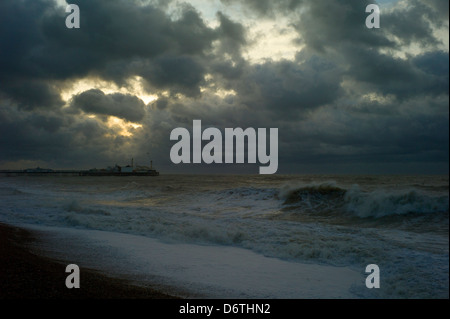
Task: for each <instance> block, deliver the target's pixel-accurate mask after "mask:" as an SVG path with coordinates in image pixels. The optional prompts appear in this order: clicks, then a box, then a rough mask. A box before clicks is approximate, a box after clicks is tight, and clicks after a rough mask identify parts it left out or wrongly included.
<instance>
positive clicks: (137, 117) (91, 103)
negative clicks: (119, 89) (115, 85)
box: [71, 89, 145, 122]
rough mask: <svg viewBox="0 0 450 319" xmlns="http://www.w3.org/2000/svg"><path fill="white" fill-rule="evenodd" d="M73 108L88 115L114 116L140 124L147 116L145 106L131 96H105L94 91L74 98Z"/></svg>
mask: <svg viewBox="0 0 450 319" xmlns="http://www.w3.org/2000/svg"><path fill="white" fill-rule="evenodd" d="M71 106H72V107H74V108H78V109H80V110H83V111H84V112H86V113H88V114H97V115H112V116H116V117H118V118H121V119H124V120H127V121H130V122H140V121H141V120H142V119H143V117H144V115H145V110H144V107H145V104H144V102H143V101H142V100H140V99H139V98H137V97H135V96H132V95H129V94H121V93H114V94H105V93H103V92H102V91H101V90H96V89H92V90H89V91H85V92H83V93H80V94H78V95H76V96H74V97H73V99H72V102H71Z"/></svg>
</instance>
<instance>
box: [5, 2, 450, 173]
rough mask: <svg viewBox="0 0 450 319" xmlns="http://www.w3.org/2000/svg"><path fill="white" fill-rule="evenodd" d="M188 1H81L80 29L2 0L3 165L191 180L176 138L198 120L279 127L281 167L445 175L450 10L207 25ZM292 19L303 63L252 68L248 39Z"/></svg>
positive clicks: (358, 8) (38, 8) (267, 15)
mask: <svg viewBox="0 0 450 319" xmlns="http://www.w3.org/2000/svg"><path fill="white" fill-rule="evenodd" d="M187 2H188V3H178V2H175V1H172V2H170V3H168V2H163V1H138V0H132V1H125V0H110V1H88V0H78V1H77V4H78V5H79V7H80V9H81V28H80V29H77V30H75V29H67V28H66V27H65V25H64V21H65V17H66V13H65V12H64V8H61V7H57V6H56V5H55V3H54V2H53V1H50V0H33V1H31V0H23V1H15V0H14V1H13V0H3V1H1V2H0V48H3V49H2V50H0V69H1V70H2V72H1V73H0V83H2V84H1V86H0V122H1V124H2V125H0V154H1V155H0V165H1V164H2V163H10V162H11V161H23V162H26V163H29V162H30V161H33V160H34V161H38V162H39V163H42V162H44V163H49V166H53V167H74V166H75V167H83V168H87V167H92V166H97V167H102V166H105V165H111V164H114V163H115V162H120V163H122V162H126V161H127V160H128V159H129V157H132V156H134V158H135V159H137V160H139V161H141V162H144V161H146V160H147V159H148V156H147V153H150V154H151V156H152V159H153V160H154V161H155V163H158V167H160V168H161V170H164V169H167V170H169V169H172V170H173V169H179V171H180V172H183V171H185V170H186V169H187V170H189V169H190V168H189V167H185V168H183V167H176V168H174V167H173V166H171V164H170V159H169V150H170V147H171V145H172V144H171V142H170V140H169V136H170V132H171V130H172V129H174V128H176V127H186V128H188V129H190V127H191V125H192V120H194V119H201V120H202V124H204V125H205V126H215V127H218V128H220V129H224V128H226V127H242V128H246V127H266V128H270V127H277V128H279V134H280V135H279V136H280V144H279V145H280V149H279V154H280V163H279V164H280V165H279V167H280V172H298V167H302V169H304V170H306V171H308V169H307V168H308V165H309V166H310V167H313V166H314V167H316V166H317V165H319V166H320V165H322V168H323V169H327V168H328V167H331V166H330V165H335V164H336V163H340V164H342V165H344V166H345V165H346V166H345V167H347V168H349V169H350V170H351V169H352V167H356V166H358V167H362V168H364V167H372V166H373V165H374V163H378V164H377V165H380V166H382V165H386V171H389V172H392V171H393V170H394V167H396V168H398V167H401V166H402V164H405V165H403V166H405V167H407V166H408V165H407V164H408V163H409V164H411V163H419V164H417V166H415V170H414V172H422V171H430V167H432V166H433V165H435V164H436V165H441V164H439V163H444V164H445V163H446V162H447V164H448V145H449V141H448V130H449V129H448V128H449V126H448V113H449V112H448V99H449V98H448V96H449V94H448V85H449V79H448V78H449V76H448V72H449V71H448V70H449V63H448V60H449V55H448V44H447V47H446V46H445V43H446V42H445V41H447V42H448V40H445V38H444V37H443V36H442V35H447V36H448V2H447V1H437V0H435V1H428V0H427V1H425V0H410V1H398V2H396V3H394V4H393V5H392V6H391V7H389V9H385V10H384V8H383V7H382V10H384V11H382V17H381V24H382V27H381V29H379V30H369V29H367V28H366V27H365V23H364V22H365V18H366V16H367V13H366V12H365V6H366V5H367V4H369V3H370V1H351V2H349V1H343V0H336V1H325V0H317V1H300V0H298V1H296V0H282V1H259V0H258V1H240V0H222V1H221V3H222V4H223V5H222V6H221V7H220V10H219V7H218V8H217V12H213V13H208V14H206V13H207V12H205V9H204V8H203V7H202V6H201V4H198V3H197V2H192V3H191V4H189V2H190V1H187ZM208 8H209V7H208ZM236 8H239V9H242V12H240V14H235V15H233V12H234V13H235V12H236V11H233V10H236ZM446 8H447V9H446ZM231 9H233V10H231ZM445 10H447V11H445ZM209 17H212V18H209ZM280 17H282V18H283V19H284V20H283V21H286V24H285V25H283V28H280V29H277V28H272V29H271V30H272V31H271V32H282V30H281V29H283V32H289V33H290V34H293V35H294V36H295V35H296V37H297V38H296V39H295V41H294V43H292V47H291V49H292V51H293V52H295V50H297V52H296V54H293V55H292V56H293V58H290V59H279V58H277V59H275V58H273V59H271V58H270V55H269V56H268V58H266V59H264V60H262V59H261V60H258V61H256V60H255V59H253V60H252V59H251V57H249V56H248V54H249V53H248V52H249V48H252V46H253V45H254V42H255V41H259V40H260V39H259V38H258V37H257V36H253V34H254V33H252V32H251V31H252V30H251V28H252V27H254V26H260V23H261V24H264V27H265V26H267V25H268V26H270V25H274V24H277V22H278V21H279V19H280ZM207 19H210V20H207ZM211 19H213V20H211ZM264 27H261V28H257V29H258V30H264ZM261 39H262V38H261ZM284 45H289V44H288V43H287V44H284ZM261 47H262V48H264V45H263V44H261ZM269 49H271V48H268V51H270V50H269ZM274 51H276V50H273V51H271V52H274ZM294 56H295V57H294ZM136 78H138V79H139V80H136V81H138V82H139V85H140V87H139V89H137V88H134V87H131V86H133V85H135V84H133V83H136V81H131V80H130V79H136ZM93 79H98V80H99V81H101V82H102V86H101V87H99V86H95V85H96V84H95V83H96V82H95V80H93ZM86 80H91V81H86ZM83 83H84V84H86V83H90V85H91V87H85V86H83ZM105 83H106V84H105ZM107 83H114V85H111V88H109V89H108V88H107V87H105V86H107ZM72 86H73V88H72ZM80 88H81V89H80ZM70 89H72V91H70ZM144 91H145V92H144ZM67 92H76V93H73V94H74V95H73V96H72V97H71V98H69V97H67V94H68V93H67ZM63 93H64V94H63ZM145 95H148V96H155V97H157V99H156V100H155V101H153V102H151V103H150V104H148V105H145V103H144V102H143V100H142V99H144V100H146V99H145V98H144V97H143V96H145ZM63 96H64V99H67V100H63ZM146 101H147V100H146ZM92 115H95V117H93V116H92ZM111 116H112V117H117V118H119V119H122V120H123V123H124V124H123V125H125V126H126V125H128V126H127V127H121V125H111V123H110V122H109V121H108V119H109V117H111ZM121 123H122V122H121ZM131 123H138V124H139V125H140V127H139V128H133V126H132V125H131ZM124 130H128V131H127V133H128V134H124ZM299 163H300V164H301V165H300V164H299ZM382 163H386V164H382ZM420 163H422V164H420ZM447 166H448V165H447ZM296 167H297V168H296ZM408 167H409V166H408ZM436 167H437V166H436ZM442 167H443V166H442V165H441V166H439V171H440V172H442V171H444V172H445V169H442ZM447 170H448V168H447ZM362 171H364V169H362ZM369 171H370V169H369ZM255 172H256V170H255ZM366 172H367V169H366Z"/></svg>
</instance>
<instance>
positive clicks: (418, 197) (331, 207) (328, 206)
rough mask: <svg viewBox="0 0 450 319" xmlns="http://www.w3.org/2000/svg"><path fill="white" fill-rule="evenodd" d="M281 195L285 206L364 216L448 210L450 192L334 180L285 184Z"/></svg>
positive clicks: (377, 216) (376, 216) (428, 212)
mask: <svg viewBox="0 0 450 319" xmlns="http://www.w3.org/2000/svg"><path fill="white" fill-rule="evenodd" d="M279 198H280V199H281V200H283V206H284V207H289V208H298V209H300V210H303V211H306V210H310V211H311V210H314V211H315V212H318V213H320V212H334V213H339V212H342V213H347V214H351V215H354V216H357V217H361V218H367V217H373V218H380V217H384V216H391V215H406V214H431V213H443V212H448V211H449V197H448V196H444V195H435V196H433V195H429V194H425V193H423V192H420V191H419V190H417V189H408V190H396V191H394V190H384V189H378V190H374V191H364V190H362V189H361V188H360V187H359V186H358V185H353V186H351V187H350V188H345V187H341V186H337V184H336V183H335V182H325V183H319V184H314V183H313V184H309V185H305V186H301V187H294V188H292V187H283V188H282V189H281V190H280V192H279Z"/></svg>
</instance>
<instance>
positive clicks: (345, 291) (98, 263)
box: [21, 225, 365, 298]
mask: <svg viewBox="0 0 450 319" xmlns="http://www.w3.org/2000/svg"><path fill="white" fill-rule="evenodd" d="M21 226H24V227H26V228H28V229H31V230H34V231H37V232H38V233H39V234H41V238H42V241H41V242H40V244H39V245H38V246H37V247H35V248H38V249H39V250H41V252H44V253H45V254H46V255H48V256H49V257H53V258H57V259H60V260H65V261H67V262H68V263H75V264H78V265H79V266H80V268H81V269H83V267H87V268H91V269H96V270H99V271H102V272H105V273H106V274H107V275H111V276H116V277H121V278H126V279H129V280H131V281H132V282H134V283H135V284H138V285H143V286H146V285H149V286H150V285H151V286H153V287H155V286H156V287H159V288H160V289H166V290H171V291H172V292H173V290H178V291H180V292H183V293H181V294H183V295H182V297H202V298H357V297H358V296H357V295H355V294H354V293H352V292H351V290H352V288H355V287H358V286H363V285H364V279H365V278H364V276H363V274H362V273H360V272H357V271H355V270H352V269H350V268H348V267H333V266H324V265H317V264H305V263H299V262H289V261H284V260H281V259H277V258H269V257H265V256H263V255H260V254H257V253H254V252H252V251H250V250H246V249H241V248H236V247H230V246H212V245H194V244H173V243H164V242H161V241H159V240H157V239H152V238H148V237H142V236H136V235H129V234H121V233H112V232H106V231H94V230H79V229H69V228H54V227H43V226H35V225H21ZM81 271H82V270H81Z"/></svg>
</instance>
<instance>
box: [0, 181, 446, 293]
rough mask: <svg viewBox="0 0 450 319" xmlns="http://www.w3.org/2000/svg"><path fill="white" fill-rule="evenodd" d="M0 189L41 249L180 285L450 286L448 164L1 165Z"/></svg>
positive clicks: (349, 289) (170, 286) (157, 283)
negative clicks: (89, 170)
mask: <svg viewBox="0 0 450 319" xmlns="http://www.w3.org/2000/svg"><path fill="white" fill-rule="evenodd" d="M0 202H1V204H0V222H3V223H8V224H11V225H16V226H21V227H25V228H29V229H32V230H35V231H36V232H37V233H39V234H41V240H39V241H37V242H36V243H35V244H33V245H34V246H33V247H31V248H32V249H35V250H37V251H40V252H41V253H44V254H47V255H49V256H51V257H54V258H57V259H60V260H70V261H71V263H74V264H78V265H79V266H80V268H81V271H82V269H83V267H87V268H91V269H97V270H99V271H103V272H105V273H108V274H111V275H114V276H117V277H123V278H127V279H129V280H131V281H133V282H134V283H136V284H140V285H143V286H146V285H148V286H152V287H157V288H158V289H160V290H162V291H165V292H169V293H173V294H178V295H180V296H182V297H192V298H289V299H303V298H371V299H372V298H387V299H391V298H392V299H394V298H395V299H397V298H400V299H404V298H408V299H409V298H449V176H448V175H442V176H393V175H391V176H375V175H368V176H363V175H359V176H350V175H336V176H331V175H164V174H161V175H160V176H155V177H139V176H134V177H133V176H129V177H117V176H110V177H87V176H86V177H57V176H53V177H50V176H49V177H46V176H41V177H38V176H36V177H31V176H30V177H25V176H24V177H1V178H0ZM368 265H377V267H378V269H379V272H378V273H377V274H375V273H373V272H371V271H367V269H366V268H367V266H368ZM374 275H377V277H376V278H377V280H378V282H379V288H374V287H373V286H372V287H369V286H370V285H368V281H370V282H372V283H373V282H374V280H375V279H374V277H373V276H374ZM81 285H82V283H81Z"/></svg>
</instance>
